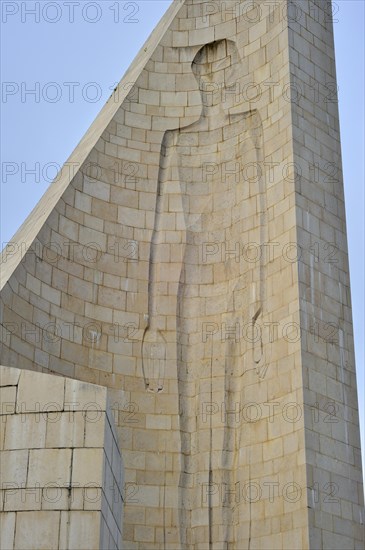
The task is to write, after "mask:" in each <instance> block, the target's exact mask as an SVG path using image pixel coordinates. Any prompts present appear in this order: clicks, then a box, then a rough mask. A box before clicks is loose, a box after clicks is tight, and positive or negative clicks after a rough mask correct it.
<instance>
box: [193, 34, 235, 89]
mask: <svg viewBox="0 0 365 550" xmlns="http://www.w3.org/2000/svg"><path fill="white" fill-rule="evenodd" d="M239 63H240V57H239V54H238V50H237V47H236V44H235V43H234V42H233V41H232V40H227V39H223V40H218V41H215V42H210V43H209V44H205V46H203V47H202V48H201V49H200V50H199V51H198V53H197V54H196V56H195V57H194V59H193V62H192V64H191V68H192V71H193V73H194V75H195V78H196V79H197V81H198V83H199V88H200V90H201V91H202V92H206V91H207V90H209V91H210V92H212V91H213V88H214V86H216V87H217V86H220V87H221V88H227V87H230V86H232V85H234V84H235V83H236V80H237V76H236V74H239V73H238V72H237V71H236V68H237V66H238V64H239ZM209 85H210V86H209ZM209 88H210V89H209Z"/></svg>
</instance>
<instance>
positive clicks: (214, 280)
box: [143, 40, 266, 548]
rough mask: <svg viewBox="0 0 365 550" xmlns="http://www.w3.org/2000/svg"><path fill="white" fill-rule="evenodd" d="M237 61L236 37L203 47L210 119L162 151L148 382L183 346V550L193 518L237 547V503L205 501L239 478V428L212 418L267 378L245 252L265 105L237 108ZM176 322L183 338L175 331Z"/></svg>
mask: <svg viewBox="0 0 365 550" xmlns="http://www.w3.org/2000/svg"><path fill="white" fill-rule="evenodd" d="M239 64H240V58H239V55H238V51H237V48H236V46H235V44H234V43H233V42H231V41H229V40H220V41H218V42H213V43H210V44H206V45H205V46H203V47H202V48H201V49H200V50H199V51H198V53H197V54H196V56H195V58H194V60H193V63H192V71H193V73H194V75H195V77H196V79H197V81H198V84H199V89H200V92H201V97H202V103H203V108H202V114H201V117H200V119H199V120H198V121H197V122H195V123H193V124H191V125H189V126H186V127H182V128H178V129H176V130H169V131H167V132H166V133H165V136H164V139H163V143H162V147H161V156H160V170H159V181H158V193H157V202H156V219H155V228H154V231H153V236H152V244H151V255H150V280H149V311H148V327H147V329H146V331H145V334H144V340H143V370H144V377H145V383H146V389H148V390H149V391H155V392H159V391H163V387H164V381H163V377H164V374H163V371H164V364H166V359H167V357H169V356H170V357H171V356H172V355H173V353H172V351H171V350H172V349H173V348H174V349H173V351H174V352H175V356H176V358H177V377H178V393H179V411H180V434H181V475H180V484H179V508H180V539H181V541H180V542H181V546H182V548H194V529H192V526H193V525H195V524H196V525H205V526H206V527H207V528H208V529H209V533H211V530H212V529H213V526H214V525H220V526H222V533H224V536H223V540H226V541H227V543H229V544H230V546H229V548H234V546H232V545H234V544H236V543H237V540H236V539H237V534H236V527H237V525H238V524H237V522H236V520H235V517H236V515H235V505H234V503H231V502H229V499H215V501H214V502H213V500H212V499H210V502H208V500H209V499H207V502H206V503H204V502H202V487H203V486H204V484H217V485H218V484H220V485H222V484H226V485H227V486H230V485H232V484H235V483H236V482H237V480H238V472H239V468H240V463H239V457H238V450H239V448H240V446H241V445H242V444H243V443H242V434H241V432H242V426H241V423H240V422H236V421H235V420H234V419H232V415H231V414H224V410H223V413H222V411H220V412H221V413H222V414H220V415H218V416H220V420H221V421H220V422H218V423H217V424H216V425H215V424H214V421H215V420H216V418H215V417H213V415H212V414H211V413H212V411H213V409H214V407H215V406H219V408H223V409H225V410H226V411H232V410H234V409H235V406H236V405H237V403H240V401H241V394H242V388H243V384H244V383H245V376H244V375H245V373H246V372H249V371H252V370H255V371H256V372H257V374H259V371H260V368H261V367H262V365H263V364H264V350H263V344H262V338H261V335H260V334H259V333H258V334H256V332H257V331H256V325H257V324H258V323H259V321H260V317H261V316H262V314H263V307H264V292H265V291H264V256H263V255H262V254H261V256H260V258H259V259H258V260H257V261H255V262H248V261H247V257H245V256H243V255H242V248H243V247H244V246H247V244H248V243H250V242H254V243H255V244H256V246H260V245H262V243H263V242H264V235H265V228H266V221H265V185H264V181H263V170H262V167H263V149H262V125H261V120H260V117H259V114H258V112H257V111H247V112H239V113H235V114H230V112H229V109H228V107H229V105H228V99H227V102H226V101H225V97H228V95H227V96H225V94H224V90H226V89H227V88H228V87H230V86H232V85H236V82H237V81H236V75H239V74H240V71H239V70H238V69H239ZM250 167H252V169H253V172H254V176H251V177H250V170H249V168H250ZM258 168H259V169H258ZM173 324H175V331H176V332H175V334H176V341H172V340H171V337H170V335H171V333H172V332H171V331H172V325H173ZM255 335H256V336H255ZM207 404H208V408H207ZM209 407H210V409H209ZM209 410H210V413H209ZM222 419H223V420H222ZM236 512H237V510H236ZM193 516H194V521H193ZM197 516H199V518H198V519H197ZM210 539H211V540H212V537H210ZM215 540H216V538H215Z"/></svg>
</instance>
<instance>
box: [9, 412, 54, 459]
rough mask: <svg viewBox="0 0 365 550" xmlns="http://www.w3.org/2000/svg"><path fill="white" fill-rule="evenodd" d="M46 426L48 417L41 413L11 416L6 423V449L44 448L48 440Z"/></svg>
mask: <svg viewBox="0 0 365 550" xmlns="http://www.w3.org/2000/svg"><path fill="white" fill-rule="evenodd" d="M46 427H47V422H46V418H45V417H44V415H42V414H39V413H36V414H17V415H11V416H9V418H8V420H7V423H6V430H5V442H4V449H6V450H12V449H32V448H33V449H34V448H43V447H44V446H45V441H46Z"/></svg>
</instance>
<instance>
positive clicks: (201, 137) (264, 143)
mask: <svg viewBox="0 0 365 550" xmlns="http://www.w3.org/2000/svg"><path fill="white" fill-rule="evenodd" d="M293 5H294V6H295V5H296V6H297V9H296V11H294V12H293V11H292V8H293ZM321 5H322V4H321V3H318V2H315V3H313V2H307V1H306V2H299V3H289V2H287V1H286V0H285V1H284V0H282V1H279V2H277V3H276V2H266V1H265V0H262V1H261V0H260V1H257V2H254V3H252V2H241V3H238V2H236V1H232V2H220V1H219V2H208V1H206V0H186V1H185V2H180V1H179V0H176V2H174V3H173V5H172V6H171V8H170V9H169V11H168V13H167V15H166V16H165V17H164V18H163V20H162V22H161V24H160V25H159V27H158V30H157V31H155V33H154V34H153V35H152V37H151V38H150V39H149V40H148V41H147V42H146V44H145V45H144V47H143V48H142V50H141V53H140V54H139V56H138V57H137V62H136V64H134V65H133V67H132V69H131V71H130V72H129V73H128V74H127V76H126V77H125V78H124V79H123V80H122V81H121V84H120V85H119V87H118V89H117V91H116V93H115V94H114V96H113V97H112V98H111V99H110V100H109V102H108V104H107V105H106V107H105V109H104V110H103V112H102V113H101V115H100V117H99V118H98V120H97V125H96V126H93V127H92V129H91V131H90V132H89V133H88V134H87V136H86V138H85V140H83V142H82V144H81V145H80V146H79V147H78V148H77V150H76V152H75V155H74V156H73V157H72V159H76V160H79V159H82V162H81V163H80V168H79V169H78V170H77V171H76V174H75V175H74V177H70V178H69V181H68V182H66V181H65V176H64V173H63V175H62V177H61V179H60V180H59V181H58V182H55V183H54V184H53V186H52V187H51V188H50V191H49V192H48V194H47V196H46V197H45V199H44V201H43V202H41V205H40V207H39V209H38V210H37V211H36V213H33V214H32V215H31V216H30V218H29V219H28V221H27V222H26V223H25V224H24V227H23V228H22V229H21V230H20V231H19V233H18V234H17V236H16V237H15V239H14V244H13V245H10V246H9V247H8V248H7V249H6V250H5V252H4V254H3V265H4V268H5V272H6V280H5V284H4V287H3V289H2V292H1V302H0V304H1V308H2V309H1V311H2V322H3V331H2V340H3V351H2V362H3V363H4V364H7V365H10V366H17V367H19V366H21V367H22V368H25V369H30V370H33V371H34V370H38V371H43V372H55V373H57V374H59V375H63V376H67V377H70V378H75V379H78V380H82V381H85V382H88V383H90V382H91V383H95V384H100V385H102V386H106V387H107V388H108V389H109V393H110V396H111V399H112V401H113V402H114V403H116V404H117V406H116V408H117V409H118V410H117V428H116V431H117V434H118V441H119V442H120V445H121V447H122V449H123V456H124V460H125V467H126V481H127V483H128V484H129V485H128V487H129V488H130V491H129V493H128V495H127V496H126V507H125V516H124V517H125V523H124V535H123V538H124V542H125V546H126V548H128V549H131V550H132V549H135V548H141V549H143V548H145V549H148V550H152V549H154V548H155V549H157V548H161V547H164V545H165V546H166V547H168V548H169V549H171V550H173V549H178V550H181V548H182V547H185V548H189V549H190V548H191V549H195V550H201V549H205V548H207V547H212V548H217V549H219V548H220V547H221V546H222V544H223V543H224V541H226V540H228V541H229V542H230V543H231V544H232V545H233V546H232V547H233V548H234V545H236V546H237V548H240V549H241V548H246V547H250V548H293V549H294V548H310V547H313V548H314V547H320V546H321V545H325V544H334V545H338V544H345V543H346V544H349V545H350V535H348V534H345V533H349V530H350V525H356V533H355V535H352V539H351V540H354V541H355V540H356V541H358V538H357V537H358V534H357V529H358V526H359V509H358V504H359V502H360V492H358V491H359V486H358V485H357V484H358V483H359V482H360V475H361V474H360V466H359V440H358V424H357V405H356V399H355V393H356V381H355V376H354V363H353V352H352V336H351V317H350V301H349V296H348V265H347V258H346V254H347V252H346V244H345V222H344V209H343V191H342V179H341V177H340V176H339V179H338V181H337V182H328V183H324V182H323V180H322V182H321V181H317V179H316V178H317V175H316V174H317V172H318V170H319V171H320V173H321V177H322V176H323V169H322V165H323V163H324V162H325V163H327V162H330V163H331V162H333V163H336V166H340V153H339V141H338V140H339V137H338V113H337V106H336V105H334V104H333V103H331V102H325V103H324V102H322V101H321V103H319V102H318V101H317V100H316V98H317V95H316V96H311V95H310V93H313V90H312V91H311V90H310V89H307V88H310V86H312V84H313V79H314V84H316V83H322V84H323V83H326V81H327V78H330V79H332V80H331V83H333V80H334V79H335V74H334V62H333V58H334V53H333V37H332V32H333V31H332V25H331V23H330V22H329V21H328V14H326V13H325V12H324V11H323V9H322V8H321ZM314 8H316V9H317V8H318V9H317V12H314V11H313V9H314ZM309 10H310V11H309ZM314 13H316V14H315V15H313V14H314ZM156 32H157V33H159V34H157V35H156ZM213 42H214V43H215V46H214V45H212V43H213ZM209 44H211V47H210V49H209V48H208V49H207V50H203V47H204V46H207V45H209ZM223 50H224V53H222V52H223ZM204 51H208V54H206V55H207V56H208V59H207V60H206V64H207V65H208V66H209V64H211V69H212V70H211V72H212V73H214V77H215V78H216V79H217V78H218V81H217V80H215V81H214V85H211V88H210V90H211V92H212V98H216V94H221V95H220V100H221V107H222V109H223V112H224V116H226V117H227V121H228V122H227V124H226V125H225V126H224V125H221V126H220V127H219V128H217V129H216V130H217V131H216V133H215V134H214V136H213V133H209V132H207V131H206V126H204V125H205V124H206V120H207V119H206V113H207V108H208V107H209V105H208V104H206V103H205V99H206V97H207V95H206V91H207V89H205V90H203V89H199V84H198V81H199V78H196V77H197V75H198V77H199V75H200V76H202V75H203V76H206V75H204V71H205V68H204V66H203V65H204V62H202V59H200V61H199V60H198V61H197V63H196V65H199V64H200V65H201V66H200V67H197V66H195V68H194V70H195V73H194V71H193V67H192V64H193V61H194V60H196V55H197V54H198V52H200V53H201V57H204V55H205V54H204ZM202 52H203V53H202ZM210 56H212V58H211V59H210ZM198 57H199V56H198ZM203 61H204V60H203ZM233 69H234V71H233ZM199 71H200V72H199ZM220 74H222V75H223V76H220ZM219 78H220V79H221V80H219ZM311 79H312V80H311ZM297 81H298V82H299V84H300V86H302V85H303V86H304V88H305V90H304V92H303V94H302V95H301V97H300V101H297V99H298V98H297V95H296V93H297V91H298V90H297V89H296V88H295V84H296V82H297ZM217 84H218V86H217ZM129 90H130V91H129ZM127 91H129V93H128V95H127ZM202 92H205V95H204V94H203V93H202ZM314 92H315V93H316V89H315V90H314ZM324 93H326V94H327V93H331V89H330V90H329V91H328V89H327V88H325V92H323V90H321V91H320V97H321V99H324V97H323V94H324ZM118 94H120V96H118ZM123 94H124V95H123ZM125 96H126V97H125ZM214 101H215V99H214ZM215 106H216V105H215ZM220 116H221V114H220ZM224 116H223V115H222V119H224ZM218 118H219V117H218ZM218 118H217V119H216V120H214V117H211V118H210V119H209V120H210V122H209V124H210V123H212V124H213V123H217V120H218ZM212 121H213V122H212ZM239 125H241V130H240V131H238V129H237V128H238V127H239ZM208 126H209V125H208ZM184 140H185V141H184ZM227 144H228V145H227ZM232 155H233V156H232ZM238 155H241V156H240V157H239V156H238ZM181 159H183V160H181ZM184 162H185V165H184ZM318 163H319V168H318V167H317V164H318ZM298 166H299V167H301V168H300V170H301V171H300V172H298ZM330 169H331V168H330ZM70 170H71V168H70V167H69V171H70ZM62 178H63V179H62ZM189 178H190V179H189ZM192 181H193V182H195V183H196V188H194V189H193V190H192V191H191V189H190V191H189V193H188V192H183V191H182V190H184V189H185V191H186V189H188V186H189V183H191V182H192ZM67 184H68V185H67ZM213 184H214V185H213ZM204 185H205V188H204ZM209 185H211V188H212V189H213V188H214V189H213V191H212V192H209V193H208V192H207V191H206V190H207V189H208V187H209ZM184 186H185V187H184ZM235 186H236V187H235ZM232 189H235V190H236V191H235V192H233V191H232ZM194 193H195V195H194ZM192 195H194V197H193V198H192ZM161 197H163V198H161ZM232 201H233V202H232ZM161 214H163V215H161ZM194 215H195V216H196V218H194ZM199 216H201V217H199ZM39 217H41V219H44V223H43V225H41V228H40V230H39V231H38V230H37V231H34V230H33V225H34V226H35V227H38V226H37V224H38V219H39ZM187 220H188V223H187ZM203 222H204V223H208V222H209V223H211V224H213V225H211V227H213V226H214V227H213V229H214V230H212V231H211V232H210V236H209V237H207V235H206V234H205V235H203V233H201V234H199V231H198V230H197V228H198V226H199V223H203ZM214 224H215V225H214ZM192 234H194V235H193V237H194V238H191V236H192ZM189 239H190V241H189ZM194 239H195V240H194ZM199 239H200V240H199ZM333 242H334V243H335V244H336V245H338V252H337V253H338V254H339V257H338V259H339V263H338V265H337V266H335V267H334V266H333V265H332V263H331V262H327V263H326V265H324V262H322V263H319V262H318V261H317V259H318V258H317V256H318V254H317V252H316V251H317V248H318V246H319V247H320V253H321V254H323V253H324V254H328V255H330V254H331V253H332V252H333V249H331V248H324V246H328V245H331V243H333ZM155 245H156V246H155ZM313 246H314V249H313ZM189 247H190V248H189ZM316 247H317V248H316ZM187 248H189V254H188V256H186V250H187ZM298 250H299V251H301V254H298ZM313 252H314V253H313ZM184 254H185V256H184ZM316 254H317V256H316ZM322 257H323V256H322ZM325 257H327V256H325ZM330 257H331V256H330ZM183 258H184V259H185V260H186V261H183ZM187 259H188V261H187ZM311 262H313V266H312V264H311ZM9 266H10V267H9ZM182 274H183V276H182ZM151 281H152V283H151ZM189 285H190V286H189ZM189 293H190V294H189ZM321 315H322V317H321ZM152 318H153V320H152ZM337 318H339V319H340V320H341V326H340V327H338V331H337V334H338V340H337V342H329V341H328V338H329V337H330V335H331V333H328V328H327V332H326V331H325V332H324V333H323V330H322V329H323V327H322V328H321V330H322V332H321V333H320V334H319V333H318V330H317V328H316V327H317V325H318V323H317V321H318V320H320V321H321V322H324V323H328V322H334V323H337V321H336V319H337ZM313 320H315V321H316V323H315V325H316V326H315V329H314V332H313V331H312V329H311V328H310V327H311V326H312V325H313V323H312V322H311V321H313ZM194 323H195V326H193V325H194ZM151 324H153V325H154V329H155V333H156V334H157V335H158V336H157V340H153V338H151V339H150V340H149V339H148V338H147V336H150V328H151ZM336 326H337V325H336ZM247 327H248V330H247ZM251 330H252V331H253V332H250V331H251ZM237 331H238V333H237ZM254 334H256V335H257V334H258V335H259V336H255V337H253V335H254ZM143 344H146V345H147V348H148V349H149V352H148V353H147V354H146V353H144V346H143ZM145 349H146V346H145ZM148 358H149V359H150V360H147V359H148ZM151 358H152V359H151ZM184 369H185V370H184ZM185 373H186V376H185ZM68 383H69V382H68ZM333 402H334V404H335V407H337V406H338V407H339V409H335V411H337V410H338V415H339V416H335V419H336V420H337V419H338V420H339V422H337V423H336V425H335V424H334V423H333V422H332V423H328V422H327V416H326V415H330V417H331V414H332V413H333V409H331V407H333ZM328 406H329V407H330V409H328ZM336 414H337V412H336ZM313 415H317V416H318V418H317V416H313ZM340 415H341V416H340ZM313 418H315V422H314V421H313ZM331 418H332V419H333V416H332V417H331ZM24 437H27V434H24ZM335 443H336V447H335V446H334V445H335ZM337 449H339V451H338V452H339V457H340V458H339V460H336V459H337ZM348 480H350V481H349V483H348V484H347V481H348ZM328 483H329V485H328ZM331 484H332V485H331ZM333 484H336V485H333ZM337 484H338V485H337ZM337 486H338V488H339V493H338V496H337V495H336V498H337V499H338V500H339V502H338V501H337V502H336V506H334V505H333V504H331V505H330V506H329V507H327V505H326V502H325V503H324V504H323V502H322V501H324V500H327V499H328V498H331V491H332V489H333V488H334V487H337ZM318 494H319V496H318ZM313 499H314V500H315V501H316V502H315V503H314V504H315V505H314V504H313ZM318 499H319V500H321V503H318V502H317V501H318ZM326 514H328V516H327V515H326ZM349 522H352V524H350V523H349ZM334 523H336V525H334ZM325 526H327V527H328V528H327V527H325ZM332 531H333V532H334V533H335V534H334V535H333V537H331V532H332ZM340 532H342V535H340ZM342 536H343V537H348V538H341V537H342ZM351 544H352V542H351ZM354 544H355V542H354ZM356 544H357V542H356ZM209 545H210V546H209ZM212 545H213V546H212Z"/></svg>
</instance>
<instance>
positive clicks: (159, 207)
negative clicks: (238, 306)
mask: <svg viewBox="0 0 365 550" xmlns="http://www.w3.org/2000/svg"><path fill="white" fill-rule="evenodd" d="M177 136H178V134H177V131H175V130H168V131H167V132H166V133H165V135H164V137H163V140H162V145H161V154H160V167H159V174H158V183H157V198H156V210H155V224H154V229H153V233H152V241H151V250H150V263H149V285H148V321H147V328H148V329H150V330H152V331H154V330H157V329H158V328H159V322H158V321H159V319H158V318H159V315H161V310H160V308H159V304H160V303H161V296H162V295H163V294H165V293H163V289H162V287H163V285H164V283H165V284H166V285H168V283H169V282H171V278H170V277H169V265H170V258H169V249H170V245H168V244H166V243H165V231H166V230H168V229H170V230H171V229H172V223H171V222H172V219H173V216H175V214H174V213H173V212H170V211H169V194H170V192H171V191H173V192H175V193H176V192H177V191H178V190H180V187H179V182H173V181H172V171H173V170H172V162H171V160H172V155H173V153H174V151H175V147H176V142H177ZM164 244H166V246H164ZM166 294H167V293H166Z"/></svg>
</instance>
